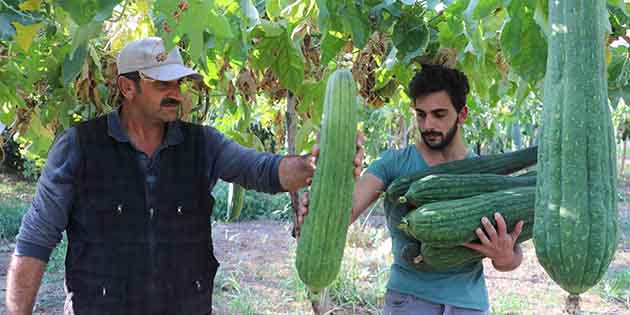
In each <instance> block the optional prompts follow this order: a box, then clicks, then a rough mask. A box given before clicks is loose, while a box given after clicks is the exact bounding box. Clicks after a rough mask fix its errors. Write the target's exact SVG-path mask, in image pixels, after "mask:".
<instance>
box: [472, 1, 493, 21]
mask: <svg viewBox="0 0 630 315" xmlns="http://www.w3.org/2000/svg"><path fill="white" fill-rule="evenodd" d="M502 5H503V0H471V1H470V3H469V4H468V8H466V11H465V12H464V16H466V17H467V18H468V19H471V20H474V21H477V20H480V19H483V18H485V17H487V16H489V15H490V14H492V12H494V10H496V9H498V8H500V7H501V6H502Z"/></svg>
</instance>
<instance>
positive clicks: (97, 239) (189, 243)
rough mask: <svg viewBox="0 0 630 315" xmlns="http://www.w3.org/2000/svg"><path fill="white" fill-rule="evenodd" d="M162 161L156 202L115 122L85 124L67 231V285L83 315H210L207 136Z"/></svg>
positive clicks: (190, 135)
mask: <svg viewBox="0 0 630 315" xmlns="http://www.w3.org/2000/svg"><path fill="white" fill-rule="evenodd" d="M180 126H181V129H182V133H183V135H184V141H183V142H182V143H181V144H178V145H174V146H169V147H167V148H166V149H164V150H163V151H162V152H161V153H160V154H161V156H160V177H159V183H158V184H157V185H158V186H157V189H158V194H157V198H156V200H157V201H156V203H155V204H147V201H146V200H145V178H144V175H143V174H142V171H141V170H140V168H139V166H138V160H137V156H136V154H137V153H135V152H134V151H133V149H132V148H131V145H130V144H129V143H120V142H118V141H116V140H114V139H113V138H111V137H110V136H109V135H108V134H107V117H106V116H104V117H100V118H97V119H95V120H92V121H89V122H86V123H83V124H81V125H79V126H78V135H79V144H80V149H81V154H82V165H81V170H80V172H79V174H78V177H79V178H78V181H77V183H76V196H75V200H76V202H75V204H74V208H73V209H72V214H71V217H70V222H69V225H68V228H67V234H68V241H69V242H68V244H69V245H68V252H67V256H66V286H67V289H68V293H69V296H68V301H69V302H71V303H72V307H71V308H72V309H73V310H74V313H72V312H69V314H76V315H101V314H112V315H127V314H129V315H137V314H143V315H144V314H146V315H149V314H156V315H158V314H160V315H161V314H163V315H171V314H183V315H190V314H209V311H210V310H211V305H212V284H213V281H214V276H215V274H216V271H217V267H218V263H217V261H216V259H215V257H214V255H213V254H212V240H211V232H210V226H211V225H210V212H211V206H212V205H211V201H210V197H209V193H208V185H209V184H208V179H207V174H206V170H207V169H208V168H207V166H206V163H207V162H206V156H205V150H204V142H203V138H202V129H201V127H200V126H196V125H191V124H187V123H183V122H182V123H181V124H180Z"/></svg>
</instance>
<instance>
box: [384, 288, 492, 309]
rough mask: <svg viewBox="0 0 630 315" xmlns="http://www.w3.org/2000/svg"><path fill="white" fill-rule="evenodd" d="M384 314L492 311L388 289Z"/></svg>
mask: <svg viewBox="0 0 630 315" xmlns="http://www.w3.org/2000/svg"><path fill="white" fill-rule="evenodd" d="M383 315H490V312H489V311H480V310H474V309H469V308H461V307H456V306H452V305H444V304H435V303H432V302H429V301H426V300H423V299H420V298H417V297H415V296H413V295H409V294H404V293H400V292H396V291H392V290H387V293H385V308H384V310H383Z"/></svg>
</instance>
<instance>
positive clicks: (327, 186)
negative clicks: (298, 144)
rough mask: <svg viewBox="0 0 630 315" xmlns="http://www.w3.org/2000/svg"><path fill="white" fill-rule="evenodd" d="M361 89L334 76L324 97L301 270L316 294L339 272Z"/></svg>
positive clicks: (341, 73) (344, 75)
mask: <svg viewBox="0 0 630 315" xmlns="http://www.w3.org/2000/svg"><path fill="white" fill-rule="evenodd" d="M356 96H357V92H356V84H355V83H354V80H353V78H352V74H351V73H350V71H348V70H337V71H335V72H333V74H331V76H330V78H329V79H328V84H327V86H326V95H325V98H324V114H323V115H324V116H323V118H322V129H321V133H320V153H319V158H318V160H317V170H316V171H315V175H314V178H313V184H312V186H311V193H310V202H309V214H308V215H307V216H306V218H305V220H304V225H303V226H302V229H301V233H300V239H299V241H298V247H297V256H296V262H295V263H296V266H297V270H298V274H299V276H300V278H301V279H302V281H303V282H304V283H305V284H306V285H307V286H308V287H309V289H310V290H311V291H312V292H314V293H317V292H319V291H320V290H321V289H323V288H325V287H327V286H328V285H329V284H331V283H332V282H333V280H335V277H336V276H337V274H338V273H339V268H340V266H341V260H342V258H343V250H344V246H345V244H346V234H347V231H348V224H349V220H350V210H351V208H352V192H353V190H354V164H353V160H354V156H355V154H356V144H355V141H356V134H357V114H356V111H357V108H356V106H357V104H356Z"/></svg>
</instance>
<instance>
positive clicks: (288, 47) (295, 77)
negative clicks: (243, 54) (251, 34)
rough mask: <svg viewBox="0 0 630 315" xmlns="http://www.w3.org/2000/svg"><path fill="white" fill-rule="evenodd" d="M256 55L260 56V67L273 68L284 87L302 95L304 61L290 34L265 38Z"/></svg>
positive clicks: (258, 64) (258, 63)
mask: <svg viewBox="0 0 630 315" xmlns="http://www.w3.org/2000/svg"><path fill="white" fill-rule="evenodd" d="M256 53H258V54H260V55H259V56H258V60H257V62H256V63H257V66H258V67H261V66H262V67H265V66H271V69H272V70H273V72H274V73H275V74H276V75H277V76H278V79H280V83H282V85H283V86H284V87H286V88H288V89H289V90H290V91H292V92H293V93H295V94H300V90H301V87H302V81H304V61H303V59H302V54H301V53H300V51H299V50H298V49H297V48H296V47H295V46H294V44H293V42H292V41H291V39H290V38H289V34H287V33H286V32H285V33H284V34H283V35H281V36H277V37H271V38H264V39H263V40H262V42H261V43H260V44H259V46H258V47H257V49H256ZM256 53H255V57H256Z"/></svg>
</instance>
